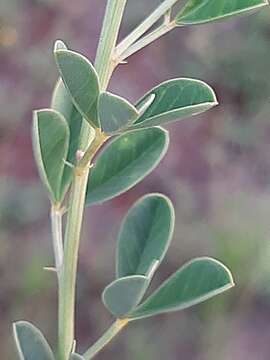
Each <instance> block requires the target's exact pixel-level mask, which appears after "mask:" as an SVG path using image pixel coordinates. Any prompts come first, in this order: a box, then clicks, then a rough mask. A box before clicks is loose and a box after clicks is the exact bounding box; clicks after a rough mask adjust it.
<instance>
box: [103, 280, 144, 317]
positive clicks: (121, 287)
mask: <svg viewBox="0 0 270 360" xmlns="http://www.w3.org/2000/svg"><path fill="white" fill-rule="evenodd" d="M148 284H149V279H148V278H147V277H146V276H139V275H135V276H127V277H123V278H121V279H117V280H115V281H114V282H112V283H111V284H110V285H108V286H107V287H106V288H105V289H104V291H103V294H102V300H103V303H104V305H105V306H106V308H107V309H108V310H109V311H110V312H111V313H112V314H113V315H114V316H116V317H118V318H119V317H123V316H124V315H125V314H127V313H128V312H130V311H131V310H133V309H134V308H135V307H136V306H137V305H138V304H139V302H140V301H141V299H142V297H143V295H144V293H145V291H146V289H147V287H148Z"/></svg>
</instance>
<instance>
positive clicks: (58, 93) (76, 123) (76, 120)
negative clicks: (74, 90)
mask: <svg viewBox="0 0 270 360" xmlns="http://www.w3.org/2000/svg"><path fill="white" fill-rule="evenodd" d="M51 107H52V109H54V110H56V111H58V112H60V113H61V114H62V115H63V116H64V118H65V119H66V121H67V123H68V126H69V132H70V137H69V146H68V154H67V161H68V162H69V163H71V164H75V160H76V152H77V150H78V149H79V145H80V133H81V128H82V122H83V119H82V116H81V114H80V113H79V112H78V111H77V109H76V107H75V106H74V105H73V103H72V100H71V96H70V95H69V93H68V92H67V90H66V88H65V85H64V84H63V81H62V80H61V79H59V80H58V82H57V85H56V87H55V90H54V93H53V97H52V102H51ZM71 180H72V169H71V168H70V167H69V166H65V168H64V173H63V179H62V184H61V192H62V193H65V192H66V191H67V189H68V187H69V185H70V183H71Z"/></svg>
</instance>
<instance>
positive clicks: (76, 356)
mask: <svg viewBox="0 0 270 360" xmlns="http://www.w3.org/2000/svg"><path fill="white" fill-rule="evenodd" d="M70 360H84V357H83V356H82V355H79V354H75V353H73V354H71V355H70Z"/></svg>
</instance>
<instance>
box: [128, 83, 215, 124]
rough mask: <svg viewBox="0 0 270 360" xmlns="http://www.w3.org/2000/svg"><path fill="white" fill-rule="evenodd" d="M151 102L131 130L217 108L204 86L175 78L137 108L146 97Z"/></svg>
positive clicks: (211, 92) (153, 90)
mask: <svg viewBox="0 0 270 360" xmlns="http://www.w3.org/2000/svg"><path fill="white" fill-rule="evenodd" d="M151 94H152V95H155V98H154V100H153V102H152V103H151V105H150V106H149V107H148V109H147V110H146V111H145V112H144V113H143V115H142V116H140V117H139V118H138V119H137V120H136V121H135V123H134V124H133V125H132V127H131V128H142V127H150V126H155V125H162V124H165V123H168V122H172V121H176V120H181V119H183V118H186V117H189V116H192V115H197V114H199V113H202V112H204V111H206V110H209V109H210V108H212V107H213V106H216V105H217V99H216V96H215V93H214V91H213V90H212V89H211V88H210V86H209V85H207V84H206V83H204V82H202V81H199V80H194V79H186V78H179V79H173V80H169V81H165V82H163V83H161V84H160V85H158V86H156V87H154V88H153V89H152V90H150V91H149V92H148V93H147V94H146V95H144V97H143V98H142V99H141V100H139V102H138V104H137V105H136V107H137V108H138V107H141V106H143V104H144V103H145V101H147V99H148V98H149V96H150V95H151Z"/></svg>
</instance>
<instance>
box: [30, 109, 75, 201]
mask: <svg viewBox="0 0 270 360" xmlns="http://www.w3.org/2000/svg"><path fill="white" fill-rule="evenodd" d="M68 144H69V128H68V125H67V122H66V120H65V118H64V117H63V115H61V114H60V113H59V112H57V111H55V110H51V109H45V110H39V111H35V112H34V119H33V150H34V156H35V159H36V163H37V166H38V170H39V174H40V177H41V179H42V181H43V184H44V185H45V186H46V187H47V190H48V192H49V194H50V199H51V201H52V202H60V201H61V200H62V197H63V192H62V186H61V184H62V177H63V172H64V166H65V164H64V161H63V160H65V159H66V158H67V153H68Z"/></svg>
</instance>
